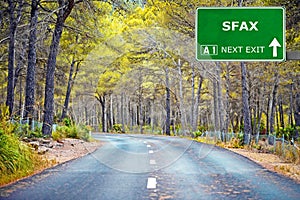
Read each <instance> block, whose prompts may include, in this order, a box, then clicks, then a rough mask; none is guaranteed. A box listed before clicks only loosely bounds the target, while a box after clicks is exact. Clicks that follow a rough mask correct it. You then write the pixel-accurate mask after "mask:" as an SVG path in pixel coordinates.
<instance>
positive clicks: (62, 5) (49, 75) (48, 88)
mask: <svg viewBox="0 0 300 200" xmlns="http://www.w3.org/2000/svg"><path fill="white" fill-rule="evenodd" d="M58 2H59V11H58V15H57V19H56V23H55V28H54V33H53V37H52V42H51V45H50V53H49V57H48V61H47V71H46V85H45V103H44V121H43V128H42V132H43V135H47V136H51V134H52V125H53V115H54V73H55V65H56V57H57V54H58V47H59V42H60V38H61V35H62V31H63V26H64V22H65V20H66V18H67V17H68V16H69V15H70V13H71V11H72V9H73V7H74V0H68V1H63V0H59V1H58Z"/></svg>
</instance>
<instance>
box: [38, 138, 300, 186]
mask: <svg viewBox="0 0 300 200" xmlns="http://www.w3.org/2000/svg"><path fill="white" fill-rule="evenodd" d="M55 143H56V145H54V147H55V148H49V149H48V150H47V152H46V153H45V154H43V155H42V156H43V158H44V159H47V160H48V161H50V163H52V166H55V165H57V164H61V163H64V162H66V161H69V160H72V159H76V158H79V157H82V156H84V155H87V154H88V153H91V152H93V151H95V150H96V149H97V148H99V147H100V146H101V145H102V143H101V142H99V141H95V142H85V141H82V140H78V139H69V138H67V139H64V140H62V141H60V142H59V143H58V142H55ZM228 149H229V150H231V151H233V152H235V153H238V154H241V155H243V156H245V157H247V158H249V159H251V160H253V161H254V162H256V163H258V164H260V165H262V166H263V167H265V168H267V169H268V170H270V171H274V172H277V173H280V174H283V175H285V176H288V177H290V178H292V179H294V180H296V181H297V182H299V183H300V166H299V165H295V164H292V163H286V162H284V161H283V160H282V159H281V158H279V157H278V156H277V155H274V154H270V153H258V152H253V151H251V150H246V149H233V148H228Z"/></svg>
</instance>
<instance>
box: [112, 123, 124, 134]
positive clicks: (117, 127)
mask: <svg viewBox="0 0 300 200" xmlns="http://www.w3.org/2000/svg"><path fill="white" fill-rule="evenodd" d="M113 131H114V132H116V133H122V124H114V125H113Z"/></svg>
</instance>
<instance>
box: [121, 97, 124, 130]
mask: <svg viewBox="0 0 300 200" xmlns="http://www.w3.org/2000/svg"><path fill="white" fill-rule="evenodd" d="M124 96H125V93H124V92H122V94H121V123H122V133H125V114H124Z"/></svg>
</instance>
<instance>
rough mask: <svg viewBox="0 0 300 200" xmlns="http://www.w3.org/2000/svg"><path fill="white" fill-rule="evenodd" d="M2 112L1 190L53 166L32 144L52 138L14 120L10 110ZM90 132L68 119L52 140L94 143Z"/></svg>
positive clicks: (3, 109) (0, 107)
mask: <svg viewBox="0 0 300 200" xmlns="http://www.w3.org/2000/svg"><path fill="white" fill-rule="evenodd" d="M0 109H1V110H0V186H1V185H5V184H7V183H10V182H12V181H16V180H18V179H20V178H23V177H26V176H30V175H32V174H34V173H35V172H37V171H41V170H43V169H45V168H48V167H50V166H52V164H53V163H51V162H52V161H48V160H46V159H44V158H43V157H42V155H40V154H39V153H38V151H37V148H36V147H35V146H33V145H32V144H30V142H28V141H37V140H39V139H50V138H45V137H43V135H42V134H41V129H40V128H36V129H35V130H31V128H30V127H29V125H28V124H20V123H17V122H15V121H12V120H10V118H9V110H8V107H6V106H0ZM90 130H91V129H90V128H89V127H87V126H84V125H76V124H74V123H72V122H71V120H69V119H65V120H64V122H63V123H61V124H60V125H58V127H57V130H56V131H54V132H53V134H52V139H53V140H63V139H64V138H75V139H82V140H85V141H91V137H90V134H89V132H90Z"/></svg>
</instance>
